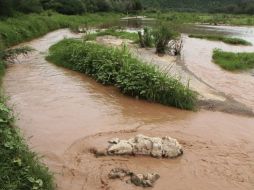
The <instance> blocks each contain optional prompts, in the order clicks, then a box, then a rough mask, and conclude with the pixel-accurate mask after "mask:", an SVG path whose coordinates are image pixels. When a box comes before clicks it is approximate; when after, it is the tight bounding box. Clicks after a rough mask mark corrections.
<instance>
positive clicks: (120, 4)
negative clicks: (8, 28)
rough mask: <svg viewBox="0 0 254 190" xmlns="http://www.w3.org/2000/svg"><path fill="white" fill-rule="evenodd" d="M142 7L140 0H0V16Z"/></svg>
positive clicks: (136, 9) (126, 9)
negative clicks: (20, 13) (52, 11)
mask: <svg viewBox="0 0 254 190" xmlns="http://www.w3.org/2000/svg"><path fill="white" fill-rule="evenodd" d="M141 9H142V4H141V2H140V0H0V16H11V15H13V13H15V12H23V13H33V12H35V13H38V12H41V11H43V10H54V11H57V12H59V13H62V14H82V13H85V12H100V11H101V12H106V11H117V12H132V11H138V10H141Z"/></svg>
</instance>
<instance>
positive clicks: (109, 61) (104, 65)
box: [47, 39, 197, 110]
mask: <svg viewBox="0 0 254 190" xmlns="http://www.w3.org/2000/svg"><path fill="white" fill-rule="evenodd" d="M47 59H48V60H49V61H51V62H53V63H55V64H57V65H60V66H64V67H67V68H69V69H72V70H75V71H79V72H82V73H85V74H87V75H90V76H91V77H93V78H94V79H96V80H97V81H98V82H100V83H102V84H105V85H114V86H116V87H118V88H119V89H120V90H121V92H122V93H124V94H127V95H130V96H134V97H138V98H140V99H146V100H149V101H152V102H158V103H161V104H164V105H170V106H175V107H178V108H182V109H189V110H191V109H194V108H195V104H196V99H197V97H196V93H195V92H193V91H191V90H190V89H189V87H188V86H184V85H183V84H181V82H180V81H179V80H177V79H175V78H173V77H172V76H168V75H167V74H165V73H162V72H160V71H159V70H158V69H157V68H156V67H155V66H152V65H149V64H146V63H143V62H141V61H140V60H138V59H137V58H135V57H133V56H132V55H131V54H130V53H129V52H128V50H127V49H126V47H123V48H122V49H117V48H109V47H105V46H103V45H99V44H95V43H89V42H81V41H78V40H73V39H69V40H67V39H65V40H63V41H61V42H59V43H58V44H56V45H54V46H52V47H51V48H50V55H49V56H48V57H47Z"/></svg>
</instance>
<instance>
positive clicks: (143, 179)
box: [108, 168, 160, 187]
mask: <svg viewBox="0 0 254 190" xmlns="http://www.w3.org/2000/svg"><path fill="white" fill-rule="evenodd" d="M108 177H109V178H110V179H120V180H124V179H125V178H126V177H129V179H127V180H126V183H132V184H134V185H136V186H142V187H153V185H154V183H155V182H156V181H157V180H158V179H159V178H160V175H159V174H154V173H147V174H135V173H133V172H131V171H129V170H127V169H123V168H114V169H112V170H111V171H110V172H109V174H108Z"/></svg>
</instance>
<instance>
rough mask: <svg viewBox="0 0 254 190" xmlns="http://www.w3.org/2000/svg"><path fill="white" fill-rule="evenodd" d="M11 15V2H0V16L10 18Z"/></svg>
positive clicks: (2, 0)
mask: <svg viewBox="0 0 254 190" xmlns="http://www.w3.org/2000/svg"><path fill="white" fill-rule="evenodd" d="M12 14H13V1H12V0H0V16H12Z"/></svg>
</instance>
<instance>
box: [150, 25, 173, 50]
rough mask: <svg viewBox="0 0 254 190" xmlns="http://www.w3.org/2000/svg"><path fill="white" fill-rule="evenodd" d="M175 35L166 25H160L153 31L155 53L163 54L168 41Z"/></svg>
mask: <svg viewBox="0 0 254 190" xmlns="http://www.w3.org/2000/svg"><path fill="white" fill-rule="evenodd" d="M176 35H177V33H176V32H175V31H174V30H173V29H172V28H170V26H169V25H167V24H160V25H159V26H157V27H156V28H155V29H154V30H153V36H154V41H155V47H156V53H159V54H165V53H166V49H167V45H168V43H169V41H170V40H172V39H174V38H175V37H176Z"/></svg>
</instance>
